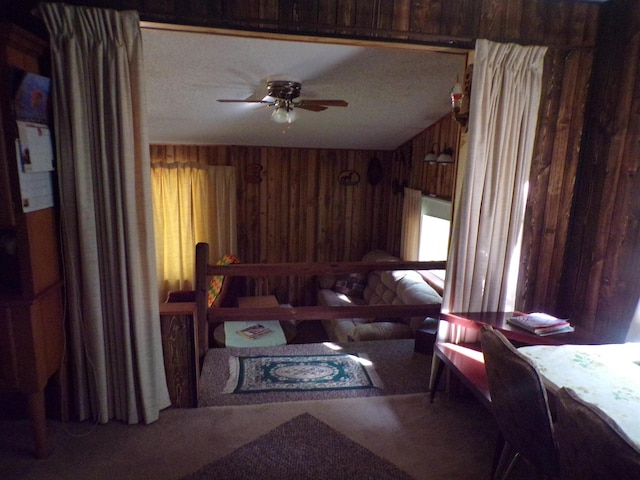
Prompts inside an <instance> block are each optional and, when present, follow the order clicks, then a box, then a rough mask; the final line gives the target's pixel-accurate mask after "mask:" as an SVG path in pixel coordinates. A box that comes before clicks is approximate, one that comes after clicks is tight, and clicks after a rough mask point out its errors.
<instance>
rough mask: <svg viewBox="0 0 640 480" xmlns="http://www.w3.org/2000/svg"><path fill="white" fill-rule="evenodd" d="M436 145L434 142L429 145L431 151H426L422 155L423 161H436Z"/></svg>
mask: <svg viewBox="0 0 640 480" xmlns="http://www.w3.org/2000/svg"><path fill="white" fill-rule="evenodd" d="M436 145H438V144H437V143H434V144H433V145H431V151H430V152H429V153H427V154H426V155H425V157H424V161H425V162H437V161H438V155H437V154H436V151H435V148H434V147H435V146H436ZM438 150H440V145H438Z"/></svg>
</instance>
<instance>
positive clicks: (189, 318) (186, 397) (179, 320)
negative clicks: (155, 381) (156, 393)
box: [160, 302, 200, 408]
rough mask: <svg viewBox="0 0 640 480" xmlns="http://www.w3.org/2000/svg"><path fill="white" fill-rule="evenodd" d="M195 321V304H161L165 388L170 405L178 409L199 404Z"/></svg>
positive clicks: (198, 364)
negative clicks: (167, 390) (167, 391)
mask: <svg viewBox="0 0 640 480" xmlns="http://www.w3.org/2000/svg"><path fill="white" fill-rule="evenodd" d="M196 322H197V318H196V304H195V303H193V302H175V303H161V304H160V329H161V331H162V352H163V357H164V369H165V375H166V376H167V388H168V389H169V398H171V405H172V406H173V407H177V408H184V407H197V406H198V382H199V379H200V360H199V358H198V348H197V345H198V329H197V328H196V325H197V323H196Z"/></svg>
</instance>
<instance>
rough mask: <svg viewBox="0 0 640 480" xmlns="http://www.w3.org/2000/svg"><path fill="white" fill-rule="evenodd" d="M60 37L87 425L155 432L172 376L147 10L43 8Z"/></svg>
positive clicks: (62, 141) (68, 281)
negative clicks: (142, 15)
mask: <svg viewBox="0 0 640 480" xmlns="http://www.w3.org/2000/svg"><path fill="white" fill-rule="evenodd" d="M36 12H37V14H39V15H40V16H41V17H42V18H43V20H44V22H45V24H46V27H47V29H48V30H49V33H50V43H51V57H52V74H53V81H52V98H53V106H54V124H55V138H56V157H57V168H58V178H59V185H60V215H61V221H62V227H61V229H62V244H63V261H64V268H65V291H66V293H67V319H68V338H69V344H68V346H67V356H68V358H69V364H70V367H71V380H72V383H73V386H72V388H71V391H72V394H73V395H74V399H73V402H72V403H73V404H74V405H76V406H77V409H78V411H77V414H78V416H79V418H80V419H86V418H94V419H95V420H96V421H98V422H100V423H105V422H108V421H109V420H110V419H118V420H122V421H125V422H128V423H139V422H144V423H150V422H153V421H154V420H156V419H157V418H158V415H159V411H160V410H161V409H163V408H165V407H168V406H169V405H170V400H169V395H168V392H167V384H166V379H165V374H164V364H163V356H162V344H161V337H160V322H159V312H158V293H157V290H156V289H155V288H150V287H152V286H155V284H156V261H155V247H154V237H153V215H152V206H151V182H150V173H149V170H150V169H149V145H148V141H147V130H146V120H145V96H144V88H143V87H144V84H143V78H142V75H143V60H142V40H141V35H140V28H139V19H138V14H137V13H136V12H132V11H131V12H120V13H119V12H116V11H113V10H102V9H95V8H84V7H72V6H66V5H64V4H52V3H46V4H44V3H41V4H40V5H39V6H38V7H37V9H36Z"/></svg>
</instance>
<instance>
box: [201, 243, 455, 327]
mask: <svg viewBox="0 0 640 480" xmlns="http://www.w3.org/2000/svg"><path fill="white" fill-rule="evenodd" d="M208 250H209V246H208V245H207V244H206V243H199V244H198V245H196V303H197V304H198V315H199V316H200V318H206V319H207V321H208V322H210V323H219V322H223V321H225V320H240V319H242V320H270V319H292V320H322V319H336V318H350V317H373V318H375V317H387V318H393V317H415V316H430V315H438V314H439V313H440V303H437V304H418V305H353V306H303V307H295V306H294V307H291V308H282V307H270V308H250V307H249V308H242V309H240V308H237V307H221V306H218V305H214V306H213V307H212V308H207V278H208V277H209V276H211V275H224V276H229V277H233V276H247V277H251V276H270V275H271V276H278V275H286V276H300V275H340V274H345V273H367V272H370V271H373V270H444V269H446V262H445V261H436V262H433V261H431V262H404V261H399V262H295V263H245V264H242V263H240V264H232V265H224V266H219V265H209V264H208V263H207V261H208V260H207V259H208V257H209V255H208ZM220 303H222V302H220Z"/></svg>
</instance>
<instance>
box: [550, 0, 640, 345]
mask: <svg viewBox="0 0 640 480" xmlns="http://www.w3.org/2000/svg"><path fill="white" fill-rule="evenodd" d="M601 29H602V31H601V37H600V38H601V41H600V42H599V44H598V49H597V55H596V59H595V62H594V76H593V86H592V89H591V92H592V95H591V97H592V101H591V103H590V108H589V109H588V114H587V121H586V129H585V132H586V135H585V142H584V151H583V155H582V159H583V161H582V162H581V164H580V165H579V168H578V170H577V178H576V188H575V190H576V202H575V203H574V208H573V210H572V212H571V229H570V232H569V240H568V241H569V243H570V245H572V247H573V248H572V249H570V250H569V251H568V255H567V258H566V261H565V264H564V270H563V277H562V280H563V281H562V284H561V288H562V289H561V293H562V295H561V298H560V299H559V300H560V304H561V306H562V307H563V308H564V309H565V311H566V312H567V313H568V314H570V315H572V316H574V317H576V318H579V319H580V321H581V322H582V324H583V325H584V326H585V327H586V328H588V329H590V330H592V331H594V332H595V333H597V334H599V335H601V336H603V337H604V338H607V339H609V340H611V341H623V340H624V339H625V335H626V332H627V329H628V326H629V324H630V322H631V319H632V318H633V316H634V312H635V311H636V308H637V305H638V301H639V299H640V211H639V209H638V206H639V205H640V193H639V192H640V178H638V169H639V168H640V113H639V112H640V94H639V93H638V92H640V4H639V3H638V2H634V1H630V0H629V1H628V0H621V1H616V2H614V3H612V4H611V5H610V6H609V8H608V9H607V10H606V14H605V16H604V17H603V23H602V25H601ZM636 340H637V339H636Z"/></svg>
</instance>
